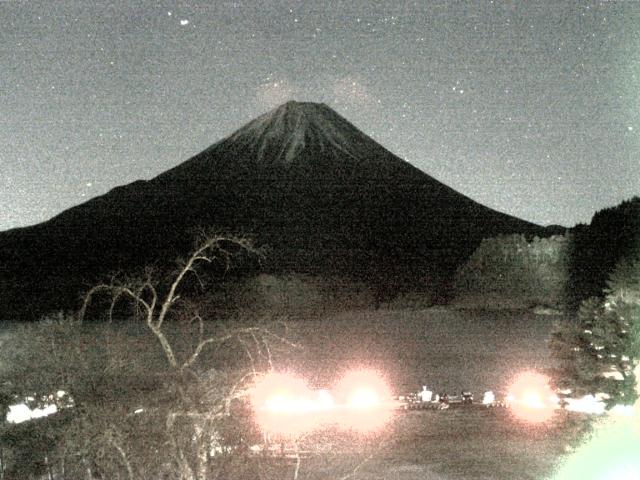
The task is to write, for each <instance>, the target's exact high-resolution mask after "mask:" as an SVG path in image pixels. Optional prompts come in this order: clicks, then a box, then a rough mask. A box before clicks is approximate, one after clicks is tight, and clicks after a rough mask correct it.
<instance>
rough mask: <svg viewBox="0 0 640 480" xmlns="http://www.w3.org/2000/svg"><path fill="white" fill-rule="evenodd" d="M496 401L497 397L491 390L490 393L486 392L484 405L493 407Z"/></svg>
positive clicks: (483, 400) (483, 398) (483, 399)
mask: <svg viewBox="0 0 640 480" xmlns="http://www.w3.org/2000/svg"><path fill="white" fill-rule="evenodd" d="M495 401H496V396H495V394H494V393H493V392H492V391H491V390H489V391H488V392H484V395H483V397H482V404H483V405H491V404H493V403H494V402H495Z"/></svg>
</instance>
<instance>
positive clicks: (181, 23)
mask: <svg viewBox="0 0 640 480" xmlns="http://www.w3.org/2000/svg"><path fill="white" fill-rule="evenodd" d="M180 25H182V26H184V25H189V20H180Z"/></svg>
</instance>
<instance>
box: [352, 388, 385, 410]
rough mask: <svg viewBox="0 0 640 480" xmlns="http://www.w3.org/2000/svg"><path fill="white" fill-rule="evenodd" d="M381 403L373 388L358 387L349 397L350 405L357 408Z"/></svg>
mask: <svg viewBox="0 0 640 480" xmlns="http://www.w3.org/2000/svg"><path fill="white" fill-rule="evenodd" d="M379 403H380V398H379V397H378V394H377V393H376V392H375V390H373V389H371V388H366V387H363V388H358V389H357V390H355V391H354V392H353V393H352V394H351V396H350V397H349V405H350V406H351V407H353V408H357V409H366V408H371V407H375V406H376V405H378V404H379Z"/></svg>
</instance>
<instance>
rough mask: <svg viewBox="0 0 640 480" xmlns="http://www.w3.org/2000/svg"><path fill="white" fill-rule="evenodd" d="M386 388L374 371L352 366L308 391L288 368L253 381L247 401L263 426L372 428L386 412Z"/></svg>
mask: <svg viewBox="0 0 640 480" xmlns="http://www.w3.org/2000/svg"><path fill="white" fill-rule="evenodd" d="M390 400H391V391H390V390H389V387H388V386H387V384H386V382H385V381H384V380H383V379H382V378H381V376H380V375H379V374H377V373H376V372H373V371H370V370H358V371H353V372H349V373H348V374H346V375H345V376H344V377H343V378H342V379H341V380H340V382H339V383H338V385H337V386H336V388H335V390H334V393H332V392H330V391H329V390H312V389H310V388H309V387H308V386H307V385H306V384H305V382H304V381H303V380H302V379H300V378H298V377H296V376H295V375H292V374H289V373H270V374H268V375H266V376H265V377H264V378H263V379H262V380H261V381H260V382H258V383H257V384H256V385H255V387H254V389H253V392H252V397H251V401H252V404H253V408H254V410H255V415H256V419H257V421H258V424H259V425H260V427H261V428H262V430H263V431H265V432H268V433H270V434H275V435H282V436H298V435H300V434H302V433H304V432H307V431H310V430H314V429H317V428H322V427H327V426H337V427H339V428H342V429H347V430H355V431H359V432H372V431H375V430H378V429H380V428H382V427H383V426H384V424H385V423H386V422H387V421H388V420H389V418H390V416H391V411H392V408H391V403H390Z"/></svg>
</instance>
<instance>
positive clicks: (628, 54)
mask: <svg viewBox="0 0 640 480" xmlns="http://www.w3.org/2000/svg"><path fill="white" fill-rule="evenodd" d="M289 99H295V100H301V101H315V102H325V103H327V104H328V105H329V106H330V107H332V108H334V109H335V110H336V111H337V112H338V113H340V114H341V115H343V116H345V117H346V118H347V119H348V120H350V121H351V122H352V123H354V124H355V125H356V126H357V127H359V128H360V129H361V130H363V131H364V132H365V133H366V134H368V135H370V136H371V137H372V138H374V139H375V140H376V141H378V142H379V143H381V144H382V145H384V146H385V147H386V148H388V149H389V150H391V151H392V152H393V153H395V154H397V155H398V156H400V157H401V158H404V159H405V160H407V161H409V162H411V163H412V164H413V165H415V166H416V167H418V168H420V169H421V170H423V171H425V172H426V173H428V174H429V175H431V176H433V177H435V178H437V179H438V180H440V181H442V182H444V183H446V184H448V185H449V186H451V187H453V188H454V189H456V190H458V191H459V192H461V193H463V194H465V195H467V196H469V197H471V198H473V199H474V200H477V201H479V202H481V203H483V204H485V205H487V206H490V207H492V208H495V209H497V210H500V211H503V212H506V213H509V214H512V215H515V216H518V217H520V218H523V219H526V220H529V221H533V222H536V223H539V224H561V225H565V226H572V225H574V224H575V223H577V222H588V221H589V220H590V218H591V216H592V215H593V213H594V212H595V211H596V210H598V209H601V208H603V207H606V206H613V205H615V204H617V203H619V202H620V201H622V200H624V199H627V198H630V197H631V196H633V195H634V194H636V195H637V194H640V155H639V153H640V1H635V0H634V1H624V0H611V1H602V2H594V1H581V2H573V1H571V2H561V1H559V0H551V1H549V2H539V1H526V2H524V1H522V2H521V1H514V2H497V1H496V2H491V1H486V2H469V3H465V2H453V1H451V2H449V1H446V2H444V1H443V2H426V1H425V2H398V1H392V2H388V3H386V4H385V3H383V2H364V1H362V0H349V1H345V2H328V1H308V2H293V1H289V2H285V1H282V2H268V1H260V2H243V1H237V2H234V1H215V2H213V1H212V2H210V3H209V2H197V3H192V2H187V1H184V2H165V1H159V2H151V1H149V2H140V3H136V2H132V1H130V0H125V1H110V2H101V4H100V5H96V4H95V2H93V1H89V0H86V1H67V0H62V1H58V0H56V1H48V0H47V1H44V2H36V1H31V0H29V1H3V0H0V230H5V229H9V228H13V227H18V226H25V225H30V224H34V223H38V222H41V221H44V220H46V219H48V218H51V217H52V216H54V215H56V214H58V213H59V212H61V211H62V210H64V209H66V208H69V207H71V206H73V205H76V204H79V203H82V202H84V201H86V200H88V199H89V198H91V197H93V196H96V195H100V194H103V193H105V192H107V191H108V190H110V189H111V188H113V187H115V186H117V185H122V184H125V183H129V182H132V181H134V180H136V179H139V178H143V179H149V178H152V177H153V176H155V175H157V174H159V173H161V172H163V171H165V170H167V169H169V168H171V167H173V166H175V165H177V164H179V163H181V162H183V161H185V160H186V159H188V158H189V157H190V156H192V155H194V154H196V153H198V152H199V151H201V150H202V149H204V148H206V147H207V146H209V145H211V144H213V143H215V142H217V141H218V140H220V139H222V138H223V137H224V136H226V135H228V134H230V133H231V132H233V131H234V130H236V129H237V128H239V127H240V126H242V125H243V124H244V123H246V122H247V121H249V120H251V119H253V118H254V117H256V116H258V115H259V114H261V113H263V112H265V111H266V110H268V109H270V108H272V107H274V106H276V105H278V104H280V103H283V102H285V101H286V100H289Z"/></svg>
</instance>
